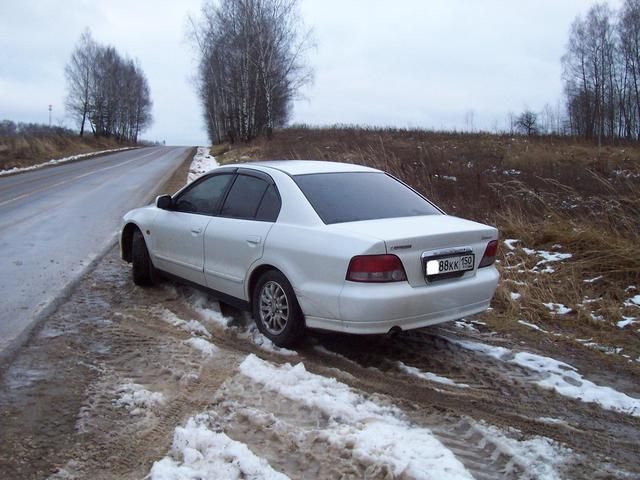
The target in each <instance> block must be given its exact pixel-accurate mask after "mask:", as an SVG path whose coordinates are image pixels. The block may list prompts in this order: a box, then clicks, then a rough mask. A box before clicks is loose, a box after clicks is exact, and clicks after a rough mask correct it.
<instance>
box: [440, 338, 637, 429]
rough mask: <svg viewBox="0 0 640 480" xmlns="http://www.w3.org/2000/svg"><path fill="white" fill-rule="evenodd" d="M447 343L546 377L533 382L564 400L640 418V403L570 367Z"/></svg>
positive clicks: (519, 354)
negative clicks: (594, 405) (593, 404)
mask: <svg viewBox="0 0 640 480" xmlns="http://www.w3.org/2000/svg"><path fill="white" fill-rule="evenodd" d="M447 340H448V341H450V342H452V343H454V344H456V345H459V346H461V347H462V348H465V349H467V350H471V351H474V352H479V353H482V354H484V355H488V356H490V357H493V358H495V359H497V360H500V361H506V362H510V363H514V364H516V365H519V366H521V367H524V368H527V369H529V370H531V371H534V372H537V373H540V374H542V375H543V378H541V379H532V382H533V383H535V384H536V385H538V386H540V387H541V388H545V389H548V390H554V391H556V392H557V393H558V394H560V395H562V396H565V397H569V398H573V399H575V400H579V401H581V402H585V403H595V404H597V405H599V406H600V407H602V408H604V409H606V410H613V411H616V412H620V413H626V414H628V415H632V416H634V417H640V399H637V398H633V397H630V396H628V395H627V394H625V393H622V392H618V391H617V390H614V389H613V388H611V387H606V386H600V385H596V384H595V383H593V382H591V381H589V380H587V379H586V378H584V377H583V376H582V375H580V374H579V373H578V370H577V369H576V368H575V367H573V366H572V365H569V364H568V363H564V362H560V361H558V360H555V359H553V358H549V357H544V356H542V355H537V354H534V353H529V352H517V353H515V354H514V352H512V351H511V350H509V349H507V348H504V347H497V346H493V345H487V344H484V343H476V342H470V341H466V340H454V339H449V338H447Z"/></svg>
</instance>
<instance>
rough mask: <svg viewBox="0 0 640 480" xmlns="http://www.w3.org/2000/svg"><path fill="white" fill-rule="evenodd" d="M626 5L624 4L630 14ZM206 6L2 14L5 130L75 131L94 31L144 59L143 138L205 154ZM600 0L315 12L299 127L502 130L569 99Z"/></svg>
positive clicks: (116, 1) (338, 4)
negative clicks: (581, 45) (80, 67)
mask: <svg viewBox="0 0 640 480" xmlns="http://www.w3.org/2000/svg"><path fill="white" fill-rule="evenodd" d="M621 3H622V0H611V1H609V5H610V6H612V7H613V8H617V7H619V5H620V4H621ZM201 4H202V0H184V1H162V0H155V1H154V0H127V1H125V0H111V1H95V0H68V1H59V0H58V1H53V0H39V1H38V0H2V1H0V119H4V118H8V119H12V120H15V121H23V122H44V123H46V122H47V121H48V112H47V105H48V104H53V120H54V123H63V124H67V125H69V126H71V123H70V120H69V119H68V118H67V117H66V115H65V112H64V95H65V82H64V66H65V64H66V63H67V61H68V59H69V56H70V54H71V51H72V49H73V47H74V45H75V43H76V41H77V40H78V38H79V37H80V34H81V33H82V31H83V29H84V28H85V27H89V28H90V29H91V31H92V33H93V36H94V38H95V39H96V40H97V41H99V42H101V43H106V44H111V45H113V46H115V47H116V48H117V49H118V51H119V52H120V53H121V54H127V55H129V56H131V57H134V58H138V59H139V60H140V62H141V64H142V67H143V69H144V71H145V73H146V75H147V77H148V79H149V84H150V87H151V94H152V98H153V101H154V108H153V115H154V119H155V120H154V123H153V126H152V127H151V129H150V130H149V131H147V132H146V133H145V134H144V138H147V139H150V140H166V141H167V143H168V144H204V143H206V141H207V140H206V133H205V130H204V123H203V121H202V111H201V108H200V105H199V103H198V99H197V97H196V94H195V87H194V84H193V80H192V78H193V76H194V73H195V70H196V64H195V61H194V51H193V49H192V47H191V46H190V45H189V43H188V42H187V40H186V31H187V28H188V21H187V16H188V15H189V14H192V15H196V16H197V15H198V14H199V11H200V7H201ZM592 4H593V2H592V1H591V0H536V1H524V0H395V1H392V0H369V1H367V0H341V1H340V0H302V1H301V14H302V17H303V19H304V21H305V24H306V26H307V27H311V28H312V29H313V31H314V38H315V43H316V48H315V49H314V50H312V51H311V52H310V54H309V62H310V64H311V65H312V66H313V68H314V70H315V80H314V82H313V84H312V85H310V86H308V87H307V88H305V89H304V90H303V91H302V92H301V93H302V96H303V97H304V98H303V99H301V100H298V101H296V103H295V105H294V112H293V118H292V121H293V122H295V123H309V124H315V125H325V124H334V123H354V124H368V125H382V126H388V125H394V126H400V127H428V128H437V129H440V128H446V129H450V128H457V129H465V128H468V127H469V126H470V124H469V115H468V114H469V112H473V126H474V127H475V128H476V129H478V128H483V129H488V130H492V129H494V128H495V127H498V128H503V127H504V126H505V119H506V115H507V113H508V112H509V111H511V112H520V111H522V110H523V109H524V108H525V107H528V108H532V109H534V110H540V109H542V107H543V106H544V104H545V103H550V104H551V105H554V106H555V105H556V103H557V102H559V101H561V99H562V82H561V67H560V57H561V56H562V54H563V53H564V49H565V45H566V41H567V37H568V31H569V27H570V25H571V22H572V21H573V19H574V18H575V16H576V15H578V14H584V13H585V12H586V11H587V10H588V8H589V7H590V6H591V5H592Z"/></svg>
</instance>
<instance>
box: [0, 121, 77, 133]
mask: <svg viewBox="0 0 640 480" xmlns="http://www.w3.org/2000/svg"><path fill="white" fill-rule="evenodd" d="M53 135H58V136H75V135H76V132H74V131H73V130H71V129H69V128H66V127H62V126H58V125H54V126H50V125H45V124H43V123H23V122H18V123H16V122H14V121H12V120H2V121H0V137H18V136H34V137H47V136H53Z"/></svg>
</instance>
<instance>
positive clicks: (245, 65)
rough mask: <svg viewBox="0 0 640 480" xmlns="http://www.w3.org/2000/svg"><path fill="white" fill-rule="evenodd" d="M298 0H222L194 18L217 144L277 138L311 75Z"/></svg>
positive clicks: (201, 86) (203, 83)
mask: <svg viewBox="0 0 640 480" xmlns="http://www.w3.org/2000/svg"><path fill="white" fill-rule="evenodd" d="M297 8H298V2H297V0H220V1H219V2H217V3H211V2H209V3H205V5H204V7H203V19H202V21H201V22H200V23H199V24H196V22H194V21H193V20H192V26H193V31H192V36H193V39H194V41H195V43H196V45H197V46H198V50H199V53H200V65H199V72H198V73H199V93H200V97H201V100H202V104H203V107H204V112H205V121H206V123H207V130H208V132H209V136H210V138H211V140H212V142H214V143H219V142H221V141H223V140H224V139H227V140H228V141H231V142H233V141H235V140H242V141H247V140H250V139H252V138H254V137H256V136H257V135H259V134H262V133H264V134H266V135H267V136H268V137H270V136H271V132H272V131H273V128H274V127H277V126H281V125H284V124H285V123H286V121H287V120H288V117H289V111H290V105H291V101H292V99H293V98H294V95H296V92H297V91H298V90H299V89H300V87H301V86H303V85H304V84H305V83H307V82H308V81H309V80H310V79H311V70H310V69H309V68H308V67H307V66H306V64H305V62H304V57H305V53H306V50H307V49H308V48H309V46H310V45H311V42H310V37H309V34H308V33H307V34H301V33H300V32H301V28H302V27H301V25H302V23H301V20H300V18H299V17H298V14H297Z"/></svg>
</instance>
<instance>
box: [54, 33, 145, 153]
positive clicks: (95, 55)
mask: <svg viewBox="0 0 640 480" xmlns="http://www.w3.org/2000/svg"><path fill="white" fill-rule="evenodd" d="M65 75H66V80H67V97H66V102H65V103H66V108H67V112H68V113H69V114H70V115H71V117H72V118H73V119H74V120H75V121H76V122H77V124H78V128H79V131H80V136H83V135H84V133H85V129H86V125H87V124H88V125H89V128H90V129H91V132H92V133H93V135H95V136H97V137H99V136H104V137H115V138H117V139H120V140H129V141H133V142H137V141H138V136H139V135H140V133H141V132H143V131H144V130H145V129H146V128H148V127H149V126H150V125H151V121H152V116H151V106H152V102H151V94H150V91H149V84H148V82H147V78H146V76H145V74H144V72H143V71H142V68H141V66H140V65H139V63H138V62H136V61H134V60H132V59H130V58H126V57H122V56H121V55H120V54H119V53H118V51H117V50H116V49H115V48H114V47H112V46H106V45H101V44H99V43H97V42H96V41H95V40H94V39H93V38H92V36H91V32H90V31H89V30H87V31H85V32H84V33H83V34H82V36H81V37H80V40H79V41H78V43H77V45H76V47H75V49H74V50H73V53H72V54H71V58H70V60H69V63H68V64H67V66H66V68H65Z"/></svg>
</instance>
